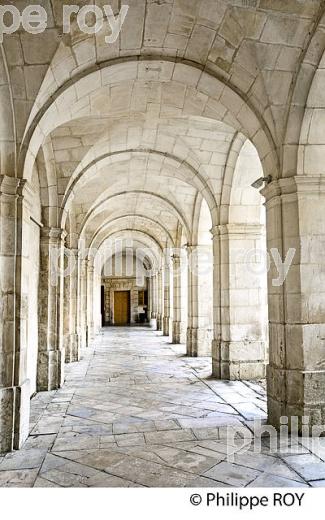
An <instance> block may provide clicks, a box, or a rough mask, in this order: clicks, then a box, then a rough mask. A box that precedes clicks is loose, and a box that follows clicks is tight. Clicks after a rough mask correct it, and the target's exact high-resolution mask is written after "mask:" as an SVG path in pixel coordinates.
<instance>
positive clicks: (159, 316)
mask: <svg viewBox="0 0 325 520" xmlns="http://www.w3.org/2000/svg"><path fill="white" fill-rule="evenodd" d="M157 289H158V291H157V292H158V295H157V330H162V311H163V276H162V270H161V269H159V271H158V274H157Z"/></svg>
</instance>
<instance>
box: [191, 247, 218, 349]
mask: <svg viewBox="0 0 325 520" xmlns="http://www.w3.org/2000/svg"><path fill="white" fill-rule="evenodd" d="M187 255H188V326H187V334H186V352H187V355H188V356H193V357H197V356H211V340H212V328H213V325H212V291H211V298H210V299H209V287H211V285H212V255H211V247H210V246H205V245H192V246H187Z"/></svg>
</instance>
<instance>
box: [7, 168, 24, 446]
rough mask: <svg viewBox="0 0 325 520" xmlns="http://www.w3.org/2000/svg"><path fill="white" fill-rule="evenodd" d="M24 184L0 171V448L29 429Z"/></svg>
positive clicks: (18, 439)
mask: <svg viewBox="0 0 325 520" xmlns="http://www.w3.org/2000/svg"><path fill="white" fill-rule="evenodd" d="M24 185H25V182H24V181H22V180H19V179H16V178H13V177H8V176H6V175H0V452H6V451H11V450H12V449H19V448H20V447H21V446H22V444H23V442H24V441H25V440H26V438H27V436H28V430H29V410H30V390H29V381H28V379H27V375H26V354H27V351H26V337H25V331H26V318H27V316H26V312H27V308H26V305H25V304H24V296H23V295H22V294H21V254H22V222H23V212H24V206H23V202H24V201H23V188H24Z"/></svg>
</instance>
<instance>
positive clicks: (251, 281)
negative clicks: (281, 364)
mask: <svg viewBox="0 0 325 520" xmlns="http://www.w3.org/2000/svg"><path fill="white" fill-rule="evenodd" d="M219 237H220V251H221V260H220V316H221V320H220V328H221V331H220V332H221V335H220V343H219V345H218V350H219V354H220V356H219V359H218V360H215V362H214V366H213V370H214V373H215V374H218V375H219V377H220V378H221V379H228V380H236V379H248V380H249V379H262V378H264V377H265V367H266V347H267V340H266V334H267V316H266V270H267V262H266V258H265V255H266V245H265V235H264V229H263V226H261V225H259V224H227V225H222V226H219ZM263 252H264V255H263Z"/></svg>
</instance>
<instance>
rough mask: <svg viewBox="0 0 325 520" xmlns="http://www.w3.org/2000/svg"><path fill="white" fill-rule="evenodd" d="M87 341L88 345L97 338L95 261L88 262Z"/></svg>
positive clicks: (90, 259)
mask: <svg viewBox="0 0 325 520" xmlns="http://www.w3.org/2000/svg"><path fill="white" fill-rule="evenodd" d="M86 312H87V339H88V343H89V342H90V341H92V340H93V339H94V337H95V328H94V260H93V258H89V259H88V261H87V309H86Z"/></svg>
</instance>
